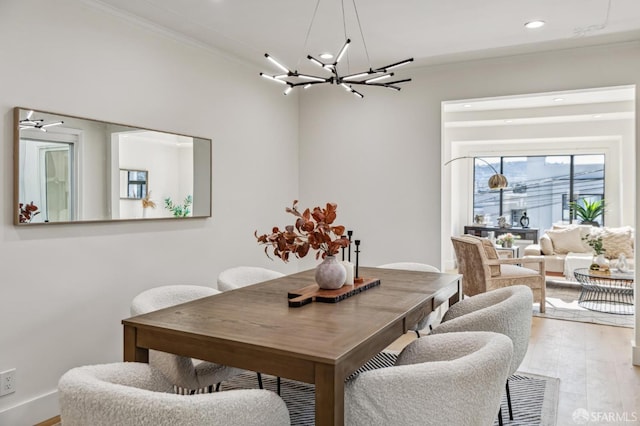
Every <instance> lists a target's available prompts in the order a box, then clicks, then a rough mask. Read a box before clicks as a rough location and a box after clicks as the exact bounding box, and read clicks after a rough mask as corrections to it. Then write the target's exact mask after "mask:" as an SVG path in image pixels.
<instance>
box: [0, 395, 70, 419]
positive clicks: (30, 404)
mask: <svg viewBox="0 0 640 426" xmlns="http://www.w3.org/2000/svg"><path fill="white" fill-rule="evenodd" d="M58 414H60V406H59V405H58V391H57V390H54V391H51V392H49V393H47V394H44V395H41V396H39V397H36V398H33V399H31V400H29V401H26V402H23V403H22V404H19V405H16V406H14V407H10V408H7V409H5V410H3V411H0V425H11V426H33V425H35V424H37V423H40V422H42V421H43V420H46V419H50V418H52V417H55V416H57V415H58Z"/></svg>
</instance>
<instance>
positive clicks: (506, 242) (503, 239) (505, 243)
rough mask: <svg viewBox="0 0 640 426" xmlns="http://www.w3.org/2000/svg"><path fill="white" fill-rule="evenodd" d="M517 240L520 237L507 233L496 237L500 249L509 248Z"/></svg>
mask: <svg viewBox="0 0 640 426" xmlns="http://www.w3.org/2000/svg"><path fill="white" fill-rule="evenodd" d="M517 238H520V236H519V235H513V234H512V233H511V232H507V233H506V234H502V235H500V236H498V241H499V242H500V243H501V245H502V247H505V248H510V247H511V246H512V245H513V241H514V240H515V239H517Z"/></svg>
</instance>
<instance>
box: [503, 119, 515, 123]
mask: <svg viewBox="0 0 640 426" xmlns="http://www.w3.org/2000/svg"><path fill="white" fill-rule="evenodd" d="M504 122H505V123H513V120H511V119H507V120H504Z"/></svg>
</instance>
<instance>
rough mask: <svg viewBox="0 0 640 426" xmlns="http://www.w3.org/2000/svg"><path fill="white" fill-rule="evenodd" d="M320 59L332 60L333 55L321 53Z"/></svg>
mask: <svg viewBox="0 0 640 426" xmlns="http://www.w3.org/2000/svg"><path fill="white" fill-rule="evenodd" d="M320 57H321V58H322V59H331V58H333V55H332V54H331V53H321V54H320Z"/></svg>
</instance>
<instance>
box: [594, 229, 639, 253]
mask: <svg viewBox="0 0 640 426" xmlns="http://www.w3.org/2000/svg"><path fill="white" fill-rule="evenodd" d="M599 235H600V236H601V237H602V248H603V249H604V255H605V257H607V258H608V259H617V258H618V257H620V255H621V254H624V255H625V257H627V258H631V257H633V246H632V232H631V228H630V227H628V226H624V227H622V228H602V230H601V231H600V233H599Z"/></svg>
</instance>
